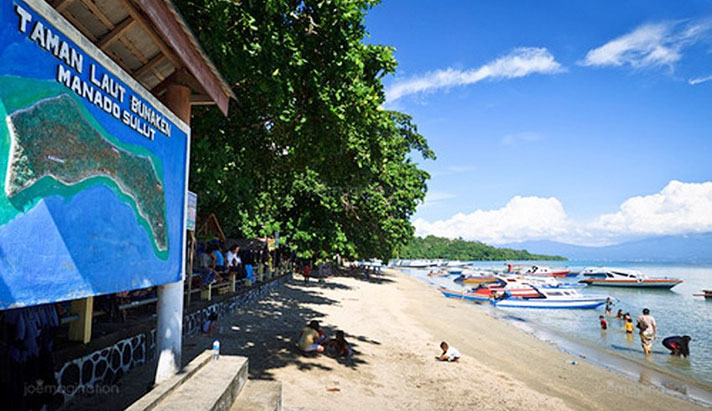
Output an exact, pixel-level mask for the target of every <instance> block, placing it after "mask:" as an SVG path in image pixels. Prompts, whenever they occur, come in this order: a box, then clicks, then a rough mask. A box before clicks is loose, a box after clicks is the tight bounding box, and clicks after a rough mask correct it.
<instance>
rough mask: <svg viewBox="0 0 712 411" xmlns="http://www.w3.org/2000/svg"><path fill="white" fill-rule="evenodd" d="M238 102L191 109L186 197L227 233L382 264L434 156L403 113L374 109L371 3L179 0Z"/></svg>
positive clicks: (380, 53)
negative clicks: (222, 109)
mask: <svg viewBox="0 0 712 411" xmlns="http://www.w3.org/2000/svg"><path fill="white" fill-rule="evenodd" d="M175 3H176V4H177V5H178V7H179V9H180V10H181V12H182V13H183V14H184V17H185V18H186V21H187V22H188V23H189V24H190V26H191V27H192V28H193V29H194V31H195V33H196V35H197V36H198V38H199V40H200V43H201V44H202V46H203V47H204V48H205V51H206V52H207V54H208V55H209V56H210V57H211V59H212V60H213V61H214V62H215V63H216V65H217V67H218V69H219V71H220V72H221V73H222V74H223V76H224V77H225V78H226V80H227V81H228V83H229V84H230V85H231V86H232V87H233V90H234V92H235V94H236V96H237V101H234V102H232V104H231V105H230V114H229V116H228V117H223V116H222V115H221V114H220V113H219V112H218V111H217V110H216V109H214V108H196V109H195V110H194V112H193V118H192V120H191V121H192V133H193V143H192V147H191V150H192V151H191V174H190V186H191V190H193V191H196V192H197V193H198V194H199V202H198V203H199V208H200V210H199V211H200V212H201V213H206V212H214V213H216V214H217V215H218V217H219V218H220V221H221V222H222V224H223V225H224V228H225V229H226V231H228V232H230V233H233V234H234V235H243V236H257V235H269V234H271V233H272V232H273V231H274V230H279V231H280V233H281V235H282V236H283V237H286V239H287V241H288V243H289V244H290V246H292V247H293V248H294V249H295V250H296V251H297V252H298V253H299V255H301V256H303V257H315V258H324V257H327V256H331V255H335V254H341V255H343V256H347V257H358V258H370V257H382V258H388V257H390V256H391V255H392V254H393V252H394V250H396V249H397V248H398V247H400V246H402V245H403V244H405V243H407V242H408V241H409V240H410V239H411V238H412V235H413V227H412V225H411V224H410V221H409V220H410V217H411V215H412V214H413V212H414V211H415V208H416V206H417V204H418V202H419V201H422V199H423V197H424V195H425V191H426V181H427V179H428V178H429V176H428V174H427V173H426V172H425V171H423V170H421V169H419V168H418V166H417V164H416V163H415V162H414V161H413V160H412V156H414V155H420V156H422V157H424V158H434V154H433V153H432V151H431V150H430V149H429V148H428V146H427V143H426V140H425V138H423V136H421V135H420V134H419V133H418V131H417V128H416V126H415V125H414V124H413V122H412V121H411V118H410V117H409V116H407V115H405V114H402V113H398V112H393V111H389V110H385V109H383V108H382V105H383V104H384V102H385V98H384V90H383V85H382V83H381V80H382V78H383V76H385V75H387V74H389V73H392V72H393V71H394V70H395V68H396V61H395V58H394V57H393V50H392V48H390V47H386V46H382V45H374V44H366V42H365V41H364V39H365V38H366V36H367V32H366V30H365V27H364V17H365V14H366V12H367V11H368V10H369V9H370V8H371V7H372V6H374V5H375V4H376V3H377V2H375V1H368V0H332V1H327V0H322V1H301V0H300V1H289V0H247V1H239V2H238V1H232V0H177V1H176V2H175Z"/></svg>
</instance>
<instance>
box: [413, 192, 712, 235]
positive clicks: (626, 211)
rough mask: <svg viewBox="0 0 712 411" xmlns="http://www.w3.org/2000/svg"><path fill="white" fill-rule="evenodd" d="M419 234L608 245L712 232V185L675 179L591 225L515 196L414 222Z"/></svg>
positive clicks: (552, 204) (545, 202) (556, 204)
mask: <svg viewBox="0 0 712 411" xmlns="http://www.w3.org/2000/svg"><path fill="white" fill-rule="evenodd" d="M413 225H414V226H415V229H416V234H417V235H419V236H425V235H436V236H440V237H448V238H457V237H462V238H464V239H468V240H478V241H483V242H485V243H491V244H502V243H513V242H520V241H528V240H541V239H547V240H555V241H564V242H569V243H574V244H582V245H605V244H611V243H616V242H620V241H623V240H626V239H630V238H640V237H644V236H657V235H676V234H687V233H696V232H697V233H699V232H712V182H705V183H683V182H680V181H674V180H673V181H671V182H670V183H668V185H667V186H665V188H663V189H662V190H661V191H660V192H659V193H657V194H652V195H646V196H638V197H631V198H629V199H627V200H626V201H624V202H623V203H622V204H621V205H620V207H619V209H618V211H616V212H614V213H609V214H603V215H601V216H599V217H598V218H596V219H594V220H593V221H591V222H580V221H573V220H572V219H570V218H569V217H567V214H566V211H565V210H564V206H563V205H562V204H561V202H560V201H559V200H558V199H557V198H555V197H550V198H542V197H521V196H516V197H514V198H512V199H511V200H510V201H509V202H508V203H507V204H506V205H505V206H504V207H502V208H499V209H494V210H475V211H474V212H471V213H469V214H464V213H458V214H455V215H454V216H452V217H450V218H448V219H445V220H438V221H434V222H429V221H426V220H424V219H422V218H419V219H417V220H415V221H414V222H413Z"/></svg>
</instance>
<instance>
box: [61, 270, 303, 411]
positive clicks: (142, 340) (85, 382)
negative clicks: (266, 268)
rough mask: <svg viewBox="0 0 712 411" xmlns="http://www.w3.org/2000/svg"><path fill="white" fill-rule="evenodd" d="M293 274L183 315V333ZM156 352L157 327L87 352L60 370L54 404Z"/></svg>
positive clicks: (95, 388)
mask: <svg viewBox="0 0 712 411" xmlns="http://www.w3.org/2000/svg"><path fill="white" fill-rule="evenodd" d="M291 278H292V275H291V274H289V275H285V276H282V277H279V278H277V279H275V280H272V281H270V282H268V283H265V284H261V285H260V286H258V287H255V288H251V289H249V290H247V291H244V292H239V291H238V293H237V294H235V295H231V296H228V297H227V298H225V299H222V300H220V301H219V302H216V303H214V304H211V305H209V306H207V307H203V308H200V309H197V310H195V311H193V312H191V313H189V314H187V315H185V316H184V317H183V336H186V335H191V334H195V333H197V332H200V328H201V325H202V324H203V321H205V320H206V319H207V318H208V316H209V315H210V313H212V312H217V313H218V317H219V318H222V317H224V316H227V315H229V314H232V313H234V312H235V311H237V309H238V308H242V307H245V306H247V305H249V304H251V303H253V302H255V301H257V300H259V299H261V298H262V297H264V296H265V295H267V294H269V293H271V292H272V291H274V290H275V289H277V288H278V287H279V286H281V285H282V284H284V283H285V282H287V281H289V280H290V279H291ZM155 355H156V329H155V328H152V329H150V330H149V331H144V332H141V333H138V334H137V335H134V336H131V337H128V338H124V339H122V340H120V341H117V342H116V343H114V344H111V345H109V346H106V347H104V348H102V349H99V350H96V351H94V352H92V353H90V354H88V355H85V356H82V357H80V358H76V359H73V360H70V361H67V362H65V363H64V364H63V365H62V366H61V367H60V368H59V370H58V371H57V372H55V376H56V377H57V382H58V384H59V389H58V390H57V391H58V392H57V394H56V395H57V396H58V397H61V398H57V399H56V401H55V404H57V403H58V404H61V403H66V402H67V401H69V400H70V399H72V398H74V397H75V396H76V395H81V394H82V393H88V394H91V393H92V392H102V391H101V390H104V389H106V390H109V389H111V385H113V384H115V383H116V382H117V381H118V380H119V379H120V378H121V377H123V375H124V374H126V373H127V372H128V371H129V370H131V369H132V368H134V367H137V366H140V365H143V364H146V363H147V362H152V361H154V360H155Z"/></svg>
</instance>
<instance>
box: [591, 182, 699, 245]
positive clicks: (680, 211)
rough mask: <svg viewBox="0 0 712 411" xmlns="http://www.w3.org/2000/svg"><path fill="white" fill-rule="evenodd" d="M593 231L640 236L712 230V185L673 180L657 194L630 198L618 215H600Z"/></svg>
mask: <svg viewBox="0 0 712 411" xmlns="http://www.w3.org/2000/svg"><path fill="white" fill-rule="evenodd" d="M591 228H592V229H595V230H600V231H603V232H609V233H614V234H616V233H619V234H636V235H665V234H684V233H694V232H708V231H712V182H706V183H682V182H680V181H674V180H673V181H671V182H670V183H669V184H668V185H667V186H665V188H663V190H662V191H660V192H659V193H657V194H653V195H647V196H639V197H631V198H629V199H628V200H626V201H625V202H624V203H623V204H621V206H620V209H619V210H618V211H617V212H615V213H611V214H604V215H602V216H600V217H599V218H598V219H597V220H596V221H595V222H594V223H593V224H592V225H591Z"/></svg>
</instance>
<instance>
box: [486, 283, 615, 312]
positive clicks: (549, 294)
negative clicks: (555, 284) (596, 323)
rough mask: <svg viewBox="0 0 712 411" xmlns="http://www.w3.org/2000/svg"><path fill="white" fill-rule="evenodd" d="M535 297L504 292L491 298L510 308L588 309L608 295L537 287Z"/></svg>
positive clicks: (494, 302)
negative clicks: (537, 294) (537, 293)
mask: <svg viewBox="0 0 712 411" xmlns="http://www.w3.org/2000/svg"><path fill="white" fill-rule="evenodd" d="M537 291H539V296H537V297H526V298H525V297H514V296H512V295H511V294H509V293H506V292H505V293H504V295H503V296H501V297H500V298H496V299H493V300H491V302H492V305H494V306H495V307H502V308H505V307H511V308H550V309H553V308H568V309H587V308H588V309H590V308H596V307H599V306H601V305H603V304H604V303H605V302H606V299H607V298H608V296H605V295H582V294H581V293H579V292H578V291H577V290H575V289H571V288H564V289H557V288H538V289H537Z"/></svg>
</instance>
